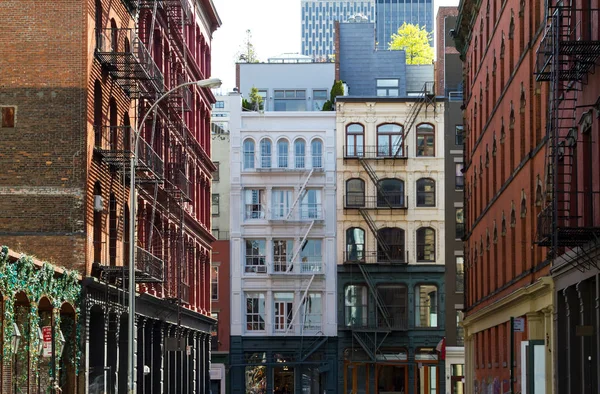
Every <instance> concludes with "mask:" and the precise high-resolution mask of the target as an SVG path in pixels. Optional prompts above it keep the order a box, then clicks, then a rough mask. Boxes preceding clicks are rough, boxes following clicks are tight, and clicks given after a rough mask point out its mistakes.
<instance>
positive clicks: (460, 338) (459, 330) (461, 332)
mask: <svg viewBox="0 0 600 394" xmlns="http://www.w3.org/2000/svg"><path fill="white" fill-rule="evenodd" d="M461 323H462V312H461V311H456V344H457V345H458V346H463V345H464V344H465V329H464V328H463V327H462V326H461Z"/></svg>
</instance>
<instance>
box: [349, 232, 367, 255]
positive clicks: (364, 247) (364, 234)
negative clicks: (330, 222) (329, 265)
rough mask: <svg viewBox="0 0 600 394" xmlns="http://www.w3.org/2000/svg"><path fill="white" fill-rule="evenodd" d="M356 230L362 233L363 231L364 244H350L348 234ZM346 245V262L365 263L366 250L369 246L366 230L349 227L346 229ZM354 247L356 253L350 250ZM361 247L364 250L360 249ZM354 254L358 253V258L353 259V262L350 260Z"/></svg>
mask: <svg viewBox="0 0 600 394" xmlns="http://www.w3.org/2000/svg"><path fill="white" fill-rule="evenodd" d="M354 230H360V231H362V237H363V243H362V244H360V243H352V244H350V243H348V238H349V237H348V234H350V233H351V231H352V232H353V231H354ZM352 238H353V239H354V238H355V237H354V235H353V236H352ZM345 245H346V250H345V251H344V253H345V255H346V256H345V259H344V260H346V261H364V260H365V257H366V250H365V249H366V246H367V233H366V232H365V230H364V229H363V228H362V227H348V228H347V229H346V240H345ZM353 246H354V247H355V248H356V252H351V251H349V250H348V249H349V247H353ZM359 246H362V250H361V249H360V248H359ZM353 253H356V256H357V258H356V259H353V260H350V256H351V255H352V254H353ZM361 253H362V254H361Z"/></svg>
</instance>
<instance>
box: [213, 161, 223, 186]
mask: <svg viewBox="0 0 600 394" xmlns="http://www.w3.org/2000/svg"><path fill="white" fill-rule="evenodd" d="M213 164H214V165H215V170H214V171H213V172H212V181H213V182H219V181H220V180H221V174H220V173H219V170H220V167H219V166H220V162H218V161H213Z"/></svg>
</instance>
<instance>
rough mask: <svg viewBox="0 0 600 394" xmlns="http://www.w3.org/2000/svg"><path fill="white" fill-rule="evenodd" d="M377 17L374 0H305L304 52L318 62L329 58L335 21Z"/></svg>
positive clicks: (332, 49)
mask: <svg viewBox="0 0 600 394" xmlns="http://www.w3.org/2000/svg"><path fill="white" fill-rule="evenodd" d="M356 17H358V18H359V19H363V18H364V19H366V20H367V21H370V22H373V21H374V20H375V19H374V17H375V13H374V0H302V54H303V55H308V56H311V57H312V58H313V59H315V60H317V61H329V60H330V58H331V56H332V55H333V53H334V51H335V48H334V46H333V37H334V26H333V23H334V22H335V21H339V22H346V21H348V19H350V18H356Z"/></svg>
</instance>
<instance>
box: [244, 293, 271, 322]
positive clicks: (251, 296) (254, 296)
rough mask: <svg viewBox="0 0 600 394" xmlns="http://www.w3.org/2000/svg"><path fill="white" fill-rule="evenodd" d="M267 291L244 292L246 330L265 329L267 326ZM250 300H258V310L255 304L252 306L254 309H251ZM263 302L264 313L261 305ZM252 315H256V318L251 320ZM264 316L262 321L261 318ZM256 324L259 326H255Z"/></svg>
mask: <svg viewBox="0 0 600 394" xmlns="http://www.w3.org/2000/svg"><path fill="white" fill-rule="evenodd" d="M265 298H266V297H265V293H261V292H246V293H244V299H245V300H246V312H245V314H244V315H245V317H246V331H253V332H254V331H265V328H266V300H265ZM250 300H257V302H258V303H257V305H256V306H257V308H256V309H257V310H256V311H254V305H253V307H252V311H249V308H248V306H249V305H248V302H249V301H250ZM260 303H262V313H261V310H260V309H261V308H260V307H261V305H260ZM250 317H256V319H252V320H250V319H249V318H250ZM261 318H262V322H261V320H260V319H261ZM254 325H256V327H257V328H253V327H255V326H254Z"/></svg>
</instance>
